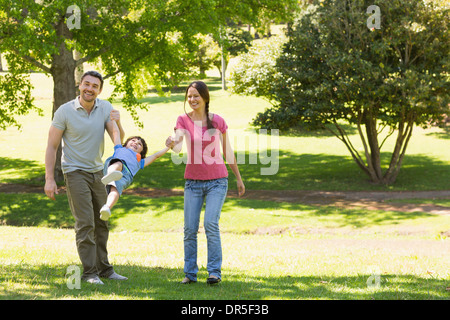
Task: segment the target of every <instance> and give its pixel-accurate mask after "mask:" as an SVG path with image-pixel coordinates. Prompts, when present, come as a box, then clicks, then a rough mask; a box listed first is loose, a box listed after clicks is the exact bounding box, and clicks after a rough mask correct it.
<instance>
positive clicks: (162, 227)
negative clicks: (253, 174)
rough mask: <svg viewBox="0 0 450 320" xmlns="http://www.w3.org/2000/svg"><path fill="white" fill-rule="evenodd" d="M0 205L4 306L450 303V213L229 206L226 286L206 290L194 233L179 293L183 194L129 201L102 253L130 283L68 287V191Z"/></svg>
mask: <svg viewBox="0 0 450 320" xmlns="http://www.w3.org/2000/svg"><path fill="white" fill-rule="evenodd" d="M0 203H1V204H2V205H0V221H2V222H3V224H6V225H8V226H2V227H0V266H1V267H0V299H5V298H6V299H155V300H159V299H175V300H178V299H182V300H184V299H202V300H203V299H207V300H210V299H219V300H235V299H244V300H247V299H252V300H260V299H277V300H278V299H288V300H291V299H340V300H341V299H352V300H353V299H400V300H403V299H448V298H449V292H448V289H447V288H448V287H449V286H450V282H449V281H450V274H449V270H450V269H449V266H450V260H449V256H450V246H449V245H448V241H449V240H448V238H447V237H446V236H444V235H443V234H444V232H445V231H447V230H450V219H449V217H448V216H443V215H432V214H427V213H421V212H413V213H403V212H384V211H368V210H363V209H339V208H336V207H329V206H320V207H319V206H307V205H302V204H291V203H275V202H270V201H262V200H247V199H227V201H226V203H225V206H224V208H223V212H222V215H221V230H222V243H223V252H224V264H223V270H222V272H223V282H222V283H221V284H220V285H218V286H216V287H209V286H207V285H206V283H205V279H206V277H207V271H206V240H205V235H204V233H203V231H202V228H200V234H199V257H198V262H199V267H200V272H199V282H198V283H196V284H194V285H189V286H183V285H180V284H178V282H179V281H180V280H181V279H182V277H183V232H182V227H183V211H182V203H183V198H182V197H166V198H154V199H151V198H141V197H137V196H130V195H124V196H123V197H122V198H121V199H120V201H119V203H118V205H117V207H116V208H115V209H114V210H113V214H112V216H111V220H110V222H111V223H110V225H111V230H112V231H111V235H110V242H109V248H108V251H109V252H110V260H111V263H113V264H114V266H115V268H116V270H117V272H119V273H121V274H124V275H126V276H127V277H129V280H128V281H126V282H119V283H116V282H114V281H106V284H105V286H102V287H96V286H92V285H89V284H86V283H82V286H81V289H69V288H68V287H67V277H66V276H65V274H66V270H67V268H68V267H69V266H71V265H76V266H80V264H79V260H78V256H77V252H76V248H75V235H74V231H73V229H71V226H72V225H73V218H72V216H71V214H70V210H69V208H68V204H67V199H66V198H65V195H60V196H58V198H57V201H50V200H48V199H46V198H45V196H44V195H41V194H21V195H17V194H0ZM19 203H20V204H19ZM373 274H376V275H378V276H379V279H380V286H379V287H377V288H374V287H371V286H368V284H367V281H368V280H369V278H370V277H371V276H372V275H373Z"/></svg>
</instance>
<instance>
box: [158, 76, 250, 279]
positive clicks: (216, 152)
mask: <svg viewBox="0 0 450 320" xmlns="http://www.w3.org/2000/svg"><path fill="white" fill-rule="evenodd" d="M186 101H188V103H189V106H190V107H191V109H192V111H191V112H189V113H186ZM184 104H185V114H183V115H181V116H179V117H178V119H177V123H176V126H175V138H173V137H169V138H167V140H166V146H167V147H172V146H173V151H174V152H176V153H179V152H180V150H181V147H182V143H183V138H184V137H186V145H187V150H188V161H187V164H186V169H185V173H184V178H185V179H186V183H185V188H184V273H185V278H184V279H183V281H182V282H181V283H183V284H188V283H192V282H196V281H197V272H198V266H197V232H198V227H199V222H200V212H201V210H202V206H203V202H205V217H204V228H205V233H206V239H207V247H208V264H207V270H208V273H209V277H208V279H207V283H208V284H215V283H219V282H220V281H221V266H222V245H221V240H220V230H219V218H220V213H221V210H222V205H223V203H224V201H225V197H226V195H227V190H228V171H227V168H226V166H225V163H224V161H223V157H222V155H221V154H220V144H222V146H223V154H224V155H225V159H226V161H227V163H228V165H229V167H230V168H231V170H232V171H233V173H234V175H235V176H236V180H237V188H238V194H239V196H242V195H243V194H244V193H245V186H244V183H243V182H242V178H241V175H240V173H239V169H238V166H237V164H236V158H235V156H234V153H233V150H232V149H231V146H230V143H229V139H228V135H227V129H228V126H227V124H226V122H225V120H224V119H223V118H222V117H220V116H219V115H217V114H212V113H210V112H209V90H208V87H207V86H206V84H205V83H204V82H202V81H194V82H192V83H191V84H190V85H189V86H188V88H187V90H186V95H185V100H184Z"/></svg>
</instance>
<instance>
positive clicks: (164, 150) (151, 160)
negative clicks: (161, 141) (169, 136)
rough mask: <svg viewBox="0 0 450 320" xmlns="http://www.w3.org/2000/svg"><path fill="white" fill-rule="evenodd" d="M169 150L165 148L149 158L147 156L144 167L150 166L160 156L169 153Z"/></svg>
mask: <svg viewBox="0 0 450 320" xmlns="http://www.w3.org/2000/svg"><path fill="white" fill-rule="evenodd" d="M169 150H170V148H168V147H165V148H164V149H162V150H160V151H158V152H156V153H154V154H152V155H151V156H148V157H146V158H145V159H144V167H146V166H148V165H149V164H151V163H152V162H153V161H155V160H156V159H158V158H159V157H161V156H162V155H164V154H165V153H166V152H167V151H169Z"/></svg>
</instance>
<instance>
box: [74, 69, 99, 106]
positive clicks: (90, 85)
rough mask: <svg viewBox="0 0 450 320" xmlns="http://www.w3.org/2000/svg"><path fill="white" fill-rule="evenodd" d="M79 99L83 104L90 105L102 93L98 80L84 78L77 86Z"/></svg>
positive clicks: (90, 77) (91, 77)
mask: <svg viewBox="0 0 450 320" xmlns="http://www.w3.org/2000/svg"><path fill="white" fill-rule="evenodd" d="M78 88H79V89H80V98H81V99H82V100H84V101H85V102H88V103H92V102H93V101H94V100H95V99H96V98H97V96H98V95H99V94H100V93H101V92H102V89H101V81H100V79H98V78H96V77H93V76H89V75H88V76H85V77H84V78H83V81H82V82H81V83H80V85H79V86H78Z"/></svg>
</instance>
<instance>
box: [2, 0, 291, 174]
mask: <svg viewBox="0 0 450 320" xmlns="http://www.w3.org/2000/svg"><path fill="white" fill-rule="evenodd" d="M283 2H290V3H293V2H294V1H293V0H285V1H283ZM260 8H264V9H268V10H272V9H273V10H279V3H278V2H276V1H273V0H239V1H238V0H229V1H227V2H226V5H225V3H222V1H211V0H200V1H190V0H173V1H164V0H147V1H142V0H114V1H112V0H77V1H76V5H74V1H72V0H59V1H52V0H39V1H34V0H20V1H19V0H0V52H2V53H3V54H4V55H5V58H6V61H7V64H8V70H9V73H8V74H6V75H4V76H2V77H0V128H4V127H6V126H8V125H15V126H18V127H20V124H19V123H17V121H16V120H15V119H14V118H15V116H16V115H19V114H26V113H27V112H29V111H30V110H38V109H37V108H36V107H35V106H34V104H33V99H32V97H31V89H32V86H31V84H30V79H29V75H28V71H27V70H30V68H31V67H33V68H37V69H39V70H40V71H42V72H44V73H47V74H49V75H51V77H52V78H53V82H54V94H53V113H54V112H55V111H56V109H57V108H58V107H59V106H60V105H62V104H63V103H65V102H67V101H70V100H72V99H74V98H75V97H76V83H75V75H74V74H75V69H76V68H77V67H78V66H80V65H82V64H83V63H84V62H91V63H98V64H99V66H100V69H101V70H100V71H101V72H102V73H103V74H104V76H105V78H110V80H111V82H112V84H113V85H114V87H115V89H114V92H113V95H112V97H111V99H113V98H122V102H123V104H124V107H125V108H126V109H127V110H128V111H129V112H130V114H131V115H132V116H133V118H134V120H135V121H137V123H138V124H139V122H138V118H137V113H136V109H137V108H138V107H140V108H144V109H145V108H146V106H145V105H143V104H141V103H140V102H139V98H140V97H141V96H142V95H143V94H144V93H145V92H146V91H147V89H148V87H149V86H150V85H155V86H156V87H161V86H162V85H167V86H174V85H176V84H178V83H179V82H180V81H182V80H184V79H186V78H187V77H188V76H189V74H190V72H189V68H190V65H191V62H192V61H193V60H194V59H195V50H196V43H195V41H194V39H195V37H194V36H195V35H196V34H198V33H212V34H219V29H220V26H221V25H225V24H226V22H227V19H228V18H232V19H237V20H239V19H243V20H245V21H251V22H252V23H256V21H255V20H256V18H257V17H258V14H259V12H260ZM271 8H272V9H271ZM74 52H78V54H79V55H78V56H77V58H75V55H74ZM58 158H59V157H58ZM55 171H57V173H56V175H55V177H57V178H59V179H61V174H60V172H61V169H60V166H59V164H58V163H57V165H56V168H55ZM58 172H59V174H58Z"/></svg>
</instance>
